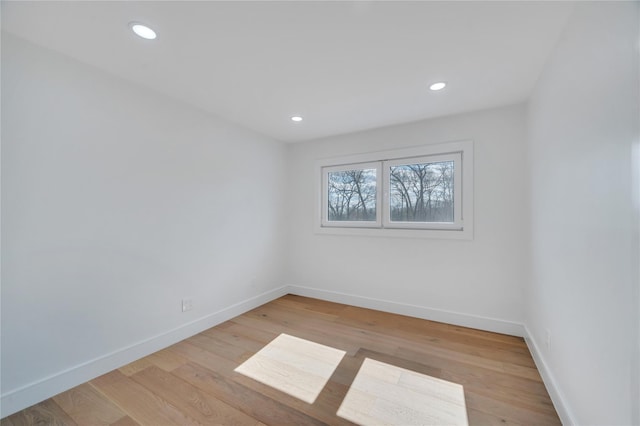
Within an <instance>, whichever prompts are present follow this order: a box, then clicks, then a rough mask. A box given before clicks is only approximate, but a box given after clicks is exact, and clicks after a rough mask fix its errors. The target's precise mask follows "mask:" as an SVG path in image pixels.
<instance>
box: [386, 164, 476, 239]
mask: <svg viewBox="0 0 640 426" xmlns="http://www.w3.org/2000/svg"><path fill="white" fill-rule="evenodd" d="M445 161H453V163H454V174H453V222H398V221H392V220H391V204H390V203H389V195H390V192H391V167H394V166H402V165H409V164H425V163H427V164H428V163H439V162H445ZM461 165H462V153H461V152H454V153H450V154H439V155H438V154H436V155H425V156H422V157H408V158H400V159H396V160H387V161H383V162H382V168H383V170H384V172H383V176H382V179H383V180H382V186H383V188H384V190H383V193H384V194H383V197H384V201H383V203H384V206H383V209H382V210H383V216H382V217H383V221H382V226H383V227H384V228H391V229H393V228H401V229H438V230H441V229H449V230H457V231H459V230H461V229H463V228H464V225H463V223H462V167H460V166H461ZM376 208H377V209H379V206H376Z"/></svg>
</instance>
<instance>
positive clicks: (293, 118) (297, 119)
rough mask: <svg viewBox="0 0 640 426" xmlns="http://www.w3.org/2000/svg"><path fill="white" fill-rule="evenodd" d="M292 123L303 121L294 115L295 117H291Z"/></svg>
mask: <svg viewBox="0 0 640 426" xmlns="http://www.w3.org/2000/svg"><path fill="white" fill-rule="evenodd" d="M291 121H295V122H299V121H302V117H300V116H299V115H294V116H293V117H291Z"/></svg>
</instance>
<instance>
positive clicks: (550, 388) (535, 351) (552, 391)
mask: <svg viewBox="0 0 640 426" xmlns="http://www.w3.org/2000/svg"><path fill="white" fill-rule="evenodd" d="M524 332H525V336H524V341H525V342H526V343H527V347H528V348H529V352H531V356H533V361H534V362H535V363H536V367H537V368H538V371H539V372H540V376H542V381H543V382H544V385H545V387H546V388H547V392H549V396H550V397H551V401H553V405H554V407H555V408H556V411H557V412H558V416H560V421H561V422H562V424H563V425H565V426H568V425H577V424H578V422H577V421H576V418H575V416H574V415H573V413H572V412H571V410H570V409H569V405H568V404H567V403H566V399H565V398H564V397H563V395H562V392H561V391H560V388H559V387H558V385H557V382H556V380H555V378H554V376H553V374H552V373H551V370H550V369H549V367H548V366H547V363H546V362H545V360H544V356H543V355H542V352H541V351H540V347H539V346H538V344H537V343H536V340H535V338H534V337H533V334H531V333H530V332H529V329H528V328H527V326H526V325H525V326H524Z"/></svg>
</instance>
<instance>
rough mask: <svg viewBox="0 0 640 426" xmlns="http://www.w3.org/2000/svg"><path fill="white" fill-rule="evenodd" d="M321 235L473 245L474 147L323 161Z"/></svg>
mask: <svg viewBox="0 0 640 426" xmlns="http://www.w3.org/2000/svg"><path fill="white" fill-rule="evenodd" d="M317 168H318V169H319V170H318V175H319V176H320V185H319V190H320V197H318V198H319V201H320V202H319V208H320V215H319V219H320V220H319V221H318V227H317V230H318V231H319V232H322V233H338V234H345V233H346V234H360V235H388V236H422V237H431V236H438V237H444V238H465V239H470V238H471V236H472V234H471V229H472V220H471V218H472V211H471V208H472V200H473V182H472V176H473V144H472V143H471V142H455V143H448V144H439V145H427V146H425V147H420V148H411V149H406V150H397V151H387V152H379V153H371V154H362V155H357V156H351V157H344V158H339V159H330V160H322V161H319V162H318V164H317Z"/></svg>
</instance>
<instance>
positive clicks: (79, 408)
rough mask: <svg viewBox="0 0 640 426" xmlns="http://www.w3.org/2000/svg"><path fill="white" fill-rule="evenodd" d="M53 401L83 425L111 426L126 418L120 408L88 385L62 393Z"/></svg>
mask: <svg viewBox="0 0 640 426" xmlns="http://www.w3.org/2000/svg"><path fill="white" fill-rule="evenodd" d="M53 400H54V401H55V402H56V403H57V404H58V405H59V406H60V408H62V409H63V410H64V411H65V412H66V413H67V414H68V415H69V416H70V417H71V418H73V419H74V420H75V421H76V422H77V423H78V424H81V425H110V424H111V423H114V422H116V421H117V420H120V419H121V418H122V417H124V416H125V413H124V412H123V411H122V410H120V408H118V407H117V406H116V405H115V404H114V403H113V402H111V401H110V400H109V399H108V398H106V397H105V396H104V395H102V394H101V393H100V392H98V391H97V390H95V388H93V387H92V386H91V385H89V384H88V383H84V384H82V385H80V386H76V387H75V388H73V389H70V390H68V391H66V392H62V393H60V394H58V395H56V396H54V397H53Z"/></svg>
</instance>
